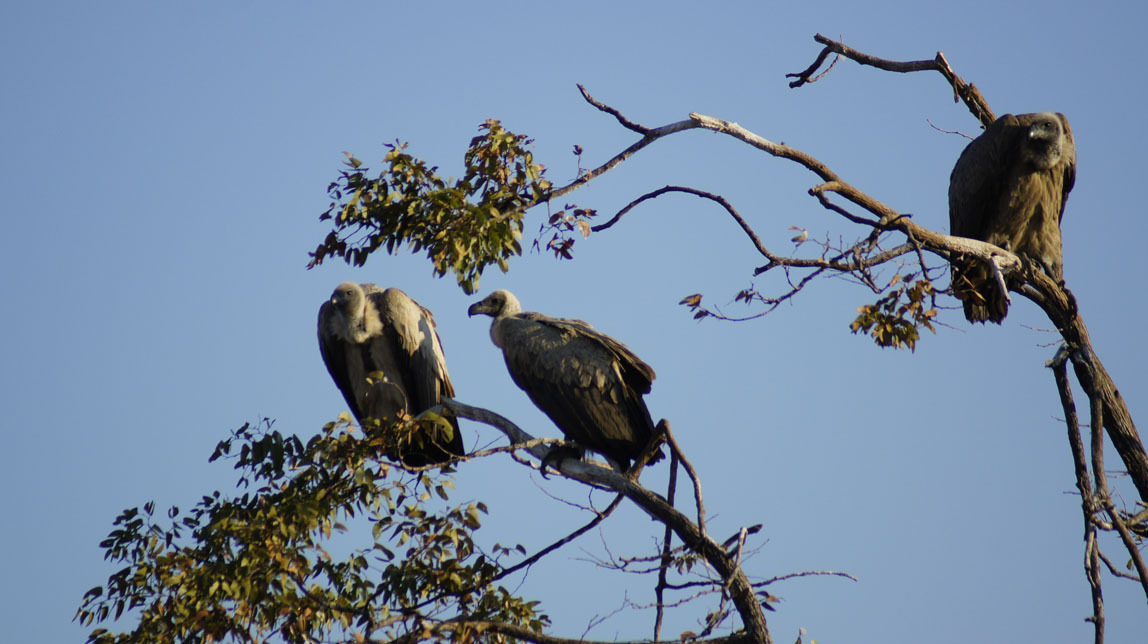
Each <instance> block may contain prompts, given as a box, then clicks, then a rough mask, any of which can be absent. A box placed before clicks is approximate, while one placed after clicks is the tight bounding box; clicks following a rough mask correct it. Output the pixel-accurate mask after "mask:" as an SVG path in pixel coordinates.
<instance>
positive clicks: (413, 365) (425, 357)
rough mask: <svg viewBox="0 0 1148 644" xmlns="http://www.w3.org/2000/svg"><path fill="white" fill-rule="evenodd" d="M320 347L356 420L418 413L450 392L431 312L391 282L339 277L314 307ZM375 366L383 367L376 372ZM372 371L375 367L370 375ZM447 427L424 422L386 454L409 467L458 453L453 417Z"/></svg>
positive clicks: (459, 440)
mask: <svg viewBox="0 0 1148 644" xmlns="http://www.w3.org/2000/svg"><path fill="white" fill-rule="evenodd" d="M319 352H320V353H321V354H322V356H323V362H324V363H325V364H326V365H327V371H328V372H329V373H330V374H331V379H332V380H334V381H335V385H336V386H337V387H338V388H339V391H340V392H342V394H343V398H344V399H346V401H347V404H348V405H350V407H351V411H352V412H353V413H354V414H355V418H356V419H358V421H359V423H360V424H363V423H364V422H365V421H366V420H367V419H368V418H374V419H377V420H379V421H381V422H383V423H387V422H390V421H394V420H395V419H396V418H397V417H399V416H401V415H402V414H403V413H405V414H410V415H412V416H414V415H418V414H419V413H421V412H423V411H425V410H426V409H428V408H430V407H433V406H434V405H436V404H438V403H439V402H440V401H441V400H442V399H443V398H444V397H452V396H454V386H453V385H451V382H450V375H449V374H448V373H447V371H446V359H445V358H444V357H443V352H442V344H441V343H440V342H439V337H438V332H437V331H435V322H434V317H433V316H432V315H431V312H430V311H428V310H427V309H425V308H423V307H422V306H420V305H419V303H418V302H416V301H414V300H413V299H411V298H410V297H408V296H407V294H406V293H403V292H402V291H400V290H399V289H397V288H388V289H381V288H379V287H378V286H375V285H374V284H356V283H354V282H343V283H342V284H340V285H339V286H337V287H335V292H334V293H332V294H331V299H329V300H328V301H326V302H324V303H323V305H322V306H320V307H319ZM377 372H381V374H380V373H377ZM371 374H374V375H373V376H371ZM448 422H449V423H450V429H451V433H450V435H449V436H448V435H446V428H441V434H439V433H436V432H433V431H432V430H430V429H428V430H425V431H422V432H420V433H417V434H416V435H415V436H413V437H412V441H411V443H410V444H409V445H403V446H402V447H401V448H400V447H399V446H397V445H392V446H389V447H388V449H387V456H389V457H390V458H392V459H395V460H398V461H401V462H402V463H403V464H405V465H408V466H411V467H422V466H425V465H432V464H439V463H443V462H445V461H447V460H449V459H450V458H451V457H452V456H462V455H463V454H464V453H465V452H464V451H463V445H462V435H461V434H460V433H459V431H458V420H457V419H455V418H453V417H451V418H448Z"/></svg>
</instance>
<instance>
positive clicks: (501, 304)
mask: <svg viewBox="0 0 1148 644" xmlns="http://www.w3.org/2000/svg"><path fill="white" fill-rule="evenodd" d="M521 312H522V305H521V304H519V303H518V298H516V297H514V294H513V293H511V292H510V291H505V290H502V289H499V290H497V291H495V292H493V293H491V294H490V295H487V296H486V297H485V298H484V299H482V300H481V301H479V302H475V303H474V304H471V305H470V308H468V309H467V310H466V314H467V315H468V316H472V317H473V316H474V315H475V314H476V313H481V314H483V315H489V316H490V317H492V318H501V317H506V316H508V315H515V314H517V313H521Z"/></svg>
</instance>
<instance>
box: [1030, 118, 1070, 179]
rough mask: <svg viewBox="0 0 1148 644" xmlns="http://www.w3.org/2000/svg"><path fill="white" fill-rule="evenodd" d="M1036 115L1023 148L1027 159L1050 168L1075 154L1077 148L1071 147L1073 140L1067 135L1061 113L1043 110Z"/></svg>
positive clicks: (1041, 168) (1036, 164)
mask: <svg viewBox="0 0 1148 644" xmlns="http://www.w3.org/2000/svg"><path fill="white" fill-rule="evenodd" d="M1034 116H1035V118H1034V119H1033V122H1032V124H1031V125H1029V127H1028V135H1027V136H1026V137H1025V139H1024V143H1023V146H1022V148H1021V156H1022V158H1023V159H1024V160H1025V161H1028V162H1029V163H1031V164H1032V165H1034V166H1036V168H1037V169H1040V170H1048V169H1049V168H1052V167H1053V166H1055V165H1057V164H1058V163H1060V161H1061V159H1062V158H1064V157H1065V156H1075V150H1072V149H1070V147H1071V146H1072V141H1071V139H1069V138H1068V137H1067V136H1065V125H1064V123H1062V122H1061V119H1062V118H1063V117H1062V116H1061V115H1059V114H1054V113H1052V112H1041V113H1040V114H1036V115H1034Z"/></svg>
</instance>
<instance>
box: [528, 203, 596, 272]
mask: <svg viewBox="0 0 1148 644" xmlns="http://www.w3.org/2000/svg"><path fill="white" fill-rule="evenodd" d="M597 214H598V212H597V211H596V210H592V209H589V208H579V207H577V206H575V205H573V204H566V207H565V208H563V209H562V210H559V211H558V212H556V213H554V214H552V215H550V218H549V219H547V220H546V223H544V224H543V225H542V226H540V227H539V229H538V238H536V239H535V240H534V249H535V250H538V249H539V248H540V244H541V241H542V238H543V237H545V236H546V235H547V234H548V233H549V235H550V239H549V240H547V242H546V250H548V251H550V252H552V253H554V257H555V259H574V254H573V252H572V249H573V248H574V241H575V238H574V231H575V230H577V231H578V233H579V234H580V235H581V236H582V238H583V239H585V238H586V237H589V236H590V219H591V218H593V217H594V216H596V215H597Z"/></svg>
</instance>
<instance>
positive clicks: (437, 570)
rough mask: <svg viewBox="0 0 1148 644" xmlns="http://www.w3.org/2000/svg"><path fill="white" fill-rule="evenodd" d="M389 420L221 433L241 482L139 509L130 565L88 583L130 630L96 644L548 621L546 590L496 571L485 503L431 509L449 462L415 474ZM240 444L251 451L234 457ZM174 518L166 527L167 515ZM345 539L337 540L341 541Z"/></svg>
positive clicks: (101, 611)
mask: <svg viewBox="0 0 1148 644" xmlns="http://www.w3.org/2000/svg"><path fill="white" fill-rule="evenodd" d="M385 443H386V439H385V437H384V435H383V433H375V432H372V434H371V435H369V436H366V437H364V436H362V435H361V434H359V433H358V431H357V429H356V428H355V427H354V426H353V425H351V424H350V419H349V418H347V417H343V418H341V419H340V421H339V422H336V423H330V424H328V425H327V426H326V427H324V429H323V432H322V433H321V434H319V435H317V436H315V437H313V438H311V439H310V440H309V441H308V442H307V443H306V444H303V443H302V442H301V441H300V440H299V439H298V438H296V437H294V436H291V437H285V436H283V435H281V434H280V433H279V432H278V431H272V430H271V425H270V423H269V422H266V421H265V422H264V424H262V425H260V426H259V427H255V428H253V427H251V426H250V425H244V426H243V427H241V428H240V429H238V430H236V431H235V432H234V433H233V436H232V437H231V438H229V439H227V440H225V441H222V442H221V443H219V445H218V446H217V448H216V450H215V453H214V454H213V455H212V460H215V459H217V458H220V457H229V458H235V459H236V463H235V468H236V469H237V470H238V471H239V472H240V473H241V474H240V478H239V483H238V485H239V487H241V488H243V489H245V490H248V491H246V492H245V493H243V494H242V495H240V496H238V497H236V498H233V499H227V498H224V497H223V496H222V495H221V494H220V493H219V492H215V493H214V494H212V495H211V496H204V497H203V498H202V500H201V501H200V502H199V503H198V504H197V505H196V506H195V508H194V509H193V510H192V511H191V512H190V513H188V514H186V515H183V516H181V512H180V510H179V508H175V507H173V508H171V509H170V510H169V511H168V512H167V517H168V519H169V521H168V522H162V521H160V520H159V518H158V517H156V515H155V507H154V505H153V504H151V503H148V504H146V505H144V506H143V508H142V509H141V508H131V509H128V510H125V511H124V512H123V513H122V514H120V516H119V517H118V518H117V519H116V521H115V529H114V530H113V531H112V532H111V534H110V535H109V537H108V538H107V539H106V540H105V541H103V542H102V543H101V544H100V545H101V547H102V548H104V550H105V558H106V559H108V560H111V561H115V562H122V563H124V564H125V566H124V567H123V568H122V569H120V570H119V571H118V572H116V573H114V574H112V575H111V577H109V579H108V582H107V584H106V586H102V587H99V586H98V587H96V588H93V589H92V590H90V591H88V593H87V594H86V595H85V596H84V599H83V604H82V605H81V607H80V609H79V610H78V612H77V615H76V617H77V619H78V620H79V621H81V623H83V624H86V625H87V624H92V623H94V622H103V621H105V620H107V619H108V618H109V617H114V618H117V619H118V618H119V617H120V616H121V615H122V614H123V613H124V611H138V612H139V622H138V624H137V625H136V627H135V628H134V629H133V630H132V631H130V632H126V633H120V634H113V633H111V632H108V631H106V630H104V629H102V628H101V629H96V630H94V631H92V633H91V635H90V637H89V640H88V641H89V642H93V643H95V642H176V641H179V642H214V641H223V640H233V641H242V642H249V641H251V642H257V641H264V640H266V639H267V638H268V637H270V636H272V635H277V636H278V637H280V638H282V639H283V640H284V641H287V642H311V641H319V640H324V641H325V640H329V639H343V638H344V637H346V636H347V635H348V634H350V637H351V638H352V639H354V640H356V641H363V640H364V639H373V638H376V637H381V638H385V639H388V640H390V639H394V638H396V637H398V636H400V635H403V634H406V633H412V632H414V633H419V634H420V635H421V636H422V637H421V639H439V640H452V641H453V640H460V641H461V640H466V641H495V640H498V641H501V636H497V635H494V634H493V633H490V634H483V633H475V632H468V631H466V630H465V629H462V630H447V631H444V632H442V633H438V634H436V635H433V636H427V635H426V634H425V633H424V632H423V631H425V630H426V629H427V625H428V624H434V623H441V622H442V621H444V620H451V619H456V618H459V617H460V616H465V617H466V619H468V620H492V621H499V622H504V623H509V624H513V625H516V626H520V627H523V628H526V629H528V630H530V631H540V630H541V629H542V627H543V626H544V625H545V624H547V623H548V619H547V617H546V616H545V615H544V614H542V613H539V612H538V610H537V603H536V602H528V601H524V600H522V599H520V598H518V597H516V596H514V595H513V594H512V593H511V592H509V591H507V590H506V589H505V588H503V587H501V586H498V585H497V584H495V583H494V581H495V579H496V578H497V576H498V574H499V573H500V572H501V571H502V566H501V565H500V563H499V559H500V558H501V557H503V556H505V555H506V554H508V553H509V552H510V550H509V549H506V548H501V547H497V551H496V552H495V553H493V554H491V555H488V554H485V553H483V552H481V551H480V550H479V548H478V547H477V546H476V545H475V542H474V539H473V533H474V531H476V530H478V529H479V527H480V516H481V515H482V514H483V513H485V512H486V508H485V506H484V505H483V504H482V503H468V504H464V505H458V506H449V505H448V506H446V507H445V509H442V510H440V511H437V512H436V511H432V509H431V507H430V506H431V505H432V502H431V499H432V498H433V497H438V498H439V499H441V500H442V501H446V500H447V499H448V498H449V493H448V490H449V489H450V488H451V482H450V479H449V478H447V477H446V476H445V474H447V473H449V468H444V470H443V473H442V474H438V473H433V472H420V473H415V474H413V475H406V476H404V474H405V473H404V472H403V471H402V470H401V469H399V468H397V467H395V466H391V465H388V464H387V463H386V462H383V461H381V460H380V458H379V456H378V455H379V454H381V453H383V451H384V448H385ZM235 453H237V454H238V455H237V456H231V455H232V454H235ZM360 516H362V517H365V518H366V519H367V520H368V521H369V522H370V524H371V536H372V541H373V543H372V545H371V546H370V547H368V548H366V549H361V550H355V551H352V552H351V553H350V554H349V555H347V556H346V557H343V558H337V557H336V556H334V555H333V554H332V553H331V551H330V549H331V546H332V543H333V542H332V537H333V536H337V534H338V533H340V532H345V531H346V530H347V528H346V527H345V525H344V523H343V522H344V521H348V520H350V519H355V518H356V517H360ZM165 524H166V525H165ZM335 545H338V544H335Z"/></svg>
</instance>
